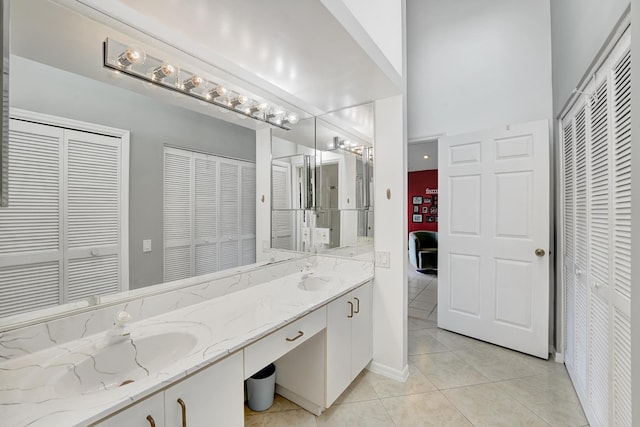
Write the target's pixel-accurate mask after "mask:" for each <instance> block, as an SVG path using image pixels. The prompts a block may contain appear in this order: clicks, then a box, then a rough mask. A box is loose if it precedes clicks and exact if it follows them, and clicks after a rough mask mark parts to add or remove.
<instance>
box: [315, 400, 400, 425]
mask: <svg viewBox="0 0 640 427" xmlns="http://www.w3.org/2000/svg"><path fill="white" fill-rule="evenodd" d="M316 421H317V422H318V426H320V427H322V426H327V427H394V424H393V421H392V420H391V417H389V414H387V411H386V410H385V409H384V406H382V404H380V401H379V400H373V401H368V402H354V403H344V404H342V405H332V406H331V407H330V408H329V409H327V410H326V411H325V412H324V413H323V414H322V415H320V416H319V417H318V418H317V419H316Z"/></svg>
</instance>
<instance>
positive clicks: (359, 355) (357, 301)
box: [351, 283, 373, 380]
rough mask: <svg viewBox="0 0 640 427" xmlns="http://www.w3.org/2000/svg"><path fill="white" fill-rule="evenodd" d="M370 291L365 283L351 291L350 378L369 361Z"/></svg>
mask: <svg viewBox="0 0 640 427" xmlns="http://www.w3.org/2000/svg"><path fill="white" fill-rule="evenodd" d="M371 292H372V285H371V283H367V284H365V285H362V286H360V287H359V288H358V289H356V290H355V291H353V292H352V293H351V297H352V298H351V301H353V305H354V315H353V319H351V379H352V380H353V379H354V378H355V377H356V376H357V375H358V374H359V373H360V371H362V369H364V367H365V366H367V365H368V364H369V362H370V361H371V355H372V350H373V348H372V340H371Z"/></svg>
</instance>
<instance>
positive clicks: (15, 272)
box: [0, 261, 61, 317]
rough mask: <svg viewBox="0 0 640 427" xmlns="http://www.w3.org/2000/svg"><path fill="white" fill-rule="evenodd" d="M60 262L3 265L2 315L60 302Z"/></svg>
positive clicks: (0, 272) (0, 275)
mask: <svg viewBox="0 0 640 427" xmlns="http://www.w3.org/2000/svg"><path fill="white" fill-rule="evenodd" d="M59 295H60V263H59V262H58V261H54V262H45V263H37V264H27V265H19V266H11V267H4V268H0V316H3V317H4V316H11V315H13V314H18V313H22V312H25V311H30V310H37V309H40V308H45V307H50V306H55V305H58V304H59V303H60V302H61V301H60V299H59Z"/></svg>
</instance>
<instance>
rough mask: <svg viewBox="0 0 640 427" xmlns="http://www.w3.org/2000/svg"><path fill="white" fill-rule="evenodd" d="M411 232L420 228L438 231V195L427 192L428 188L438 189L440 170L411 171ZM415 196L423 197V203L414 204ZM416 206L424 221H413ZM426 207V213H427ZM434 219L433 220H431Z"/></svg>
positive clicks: (409, 200) (409, 184)
mask: <svg viewBox="0 0 640 427" xmlns="http://www.w3.org/2000/svg"><path fill="white" fill-rule="evenodd" d="M407 186H408V188H409V197H408V203H409V232H411V231H418V230H428V231H438V223H437V222H436V221H437V219H438V213H437V209H438V195H437V194H427V192H426V190H427V189H429V190H437V189H438V170H437V169H432V170H425V171H417V172H409V182H408V185H407ZM414 197H422V203H420V204H417V205H414V204H413V201H414ZM414 206H418V207H419V208H418V210H419V213H417V214H416V215H421V216H422V222H413V215H414ZM425 209H426V213H425ZM428 219H432V220H433V222H429V221H428Z"/></svg>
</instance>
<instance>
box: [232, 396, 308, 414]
mask: <svg viewBox="0 0 640 427" xmlns="http://www.w3.org/2000/svg"><path fill="white" fill-rule="evenodd" d="M292 409H300V407H299V406H298V405H296V404H295V403H293V402H291V401H289V400H287V399H285V398H284V397H282V396H280V395H279V394H276V395H275V397H274V398H273V406H271V408H269V409H267V410H266V411H262V412H255V411H252V410H251V409H249V406H248V405H247V404H246V403H245V404H244V414H245V416H247V415H257V414H265V413H271V412H281V411H290V410H292Z"/></svg>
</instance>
